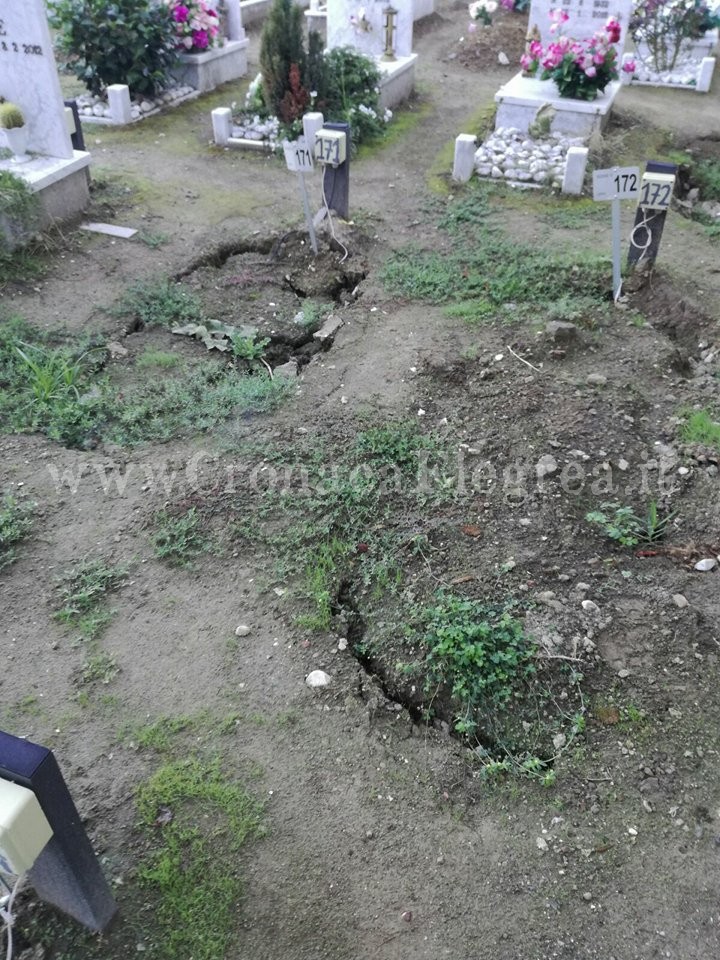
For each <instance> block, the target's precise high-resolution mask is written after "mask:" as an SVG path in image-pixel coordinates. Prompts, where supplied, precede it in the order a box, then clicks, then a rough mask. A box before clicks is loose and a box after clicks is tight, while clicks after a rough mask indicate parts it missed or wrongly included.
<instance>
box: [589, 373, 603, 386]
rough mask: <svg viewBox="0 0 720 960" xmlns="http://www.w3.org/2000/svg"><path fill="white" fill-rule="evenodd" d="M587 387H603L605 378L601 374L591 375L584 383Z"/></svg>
mask: <svg viewBox="0 0 720 960" xmlns="http://www.w3.org/2000/svg"><path fill="white" fill-rule="evenodd" d="M585 382H586V383H587V385H588V386H589V387H604V386H605V384H606V383H607V377H606V376H605V375H604V374H602V373H591V374H589V375H588V378H587V380H586V381H585Z"/></svg>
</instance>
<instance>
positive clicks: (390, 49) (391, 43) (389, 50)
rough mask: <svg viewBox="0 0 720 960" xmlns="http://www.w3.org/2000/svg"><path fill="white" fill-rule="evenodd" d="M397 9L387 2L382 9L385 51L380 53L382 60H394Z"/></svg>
mask: <svg viewBox="0 0 720 960" xmlns="http://www.w3.org/2000/svg"><path fill="white" fill-rule="evenodd" d="M397 15H398V11H397V10H396V9H395V7H393V6H392V4H390V3H389V4H388V5H387V6H386V7H385V9H384V10H383V16H384V17H385V52H384V53H383V55H382V58H383V60H395V59H396V57H395V32H396V30H397V23H396V19H395V18H396V17H397Z"/></svg>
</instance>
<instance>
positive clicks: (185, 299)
mask: <svg viewBox="0 0 720 960" xmlns="http://www.w3.org/2000/svg"><path fill="white" fill-rule="evenodd" d="M112 313H113V314H114V315H115V316H118V317H127V318H130V319H132V320H133V321H135V323H136V324H137V325H138V326H144V327H158V326H159V327H169V326H170V325H171V324H175V323H177V324H182V323H189V322H190V321H193V320H196V321H197V320H202V318H203V312H202V307H201V306H200V301H199V300H198V298H197V297H196V296H195V295H194V294H193V293H192V292H190V291H188V290H186V289H185V288H183V287H182V286H181V285H180V284H178V283H172V282H170V281H169V280H154V281H149V280H142V281H140V282H138V283H135V284H133V285H132V286H131V287H130V289H129V290H128V291H127V293H126V294H125V295H124V296H123V297H122V298H121V299H120V302H119V303H118V304H117V305H116V306H115V307H114V308H113V310H112Z"/></svg>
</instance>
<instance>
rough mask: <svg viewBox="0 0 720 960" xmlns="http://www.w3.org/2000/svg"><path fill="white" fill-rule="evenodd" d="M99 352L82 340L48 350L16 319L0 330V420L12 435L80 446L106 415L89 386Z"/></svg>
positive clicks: (101, 400) (97, 394)
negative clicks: (32, 434) (30, 434)
mask: <svg viewBox="0 0 720 960" xmlns="http://www.w3.org/2000/svg"><path fill="white" fill-rule="evenodd" d="M102 354H103V351H102V350H101V348H100V347H98V346H93V345H92V343H91V342H90V341H88V340H85V341H84V342H82V341H78V342H77V343H75V344H72V345H69V346H54V345H52V344H51V343H48V342H47V339H46V338H45V337H44V336H42V335H40V334H38V333H37V332H36V331H34V330H32V328H30V327H29V326H28V325H27V324H25V323H24V322H23V321H21V320H19V319H12V320H9V321H6V322H5V323H3V324H2V325H0V386H2V388H3V389H2V391H1V392H0V420H2V422H3V423H5V424H6V429H7V427H9V429H10V430H11V431H12V432H15V433H21V432H38V433H44V434H45V435H46V436H48V437H49V438H50V439H52V440H59V441H60V442H61V443H64V444H65V445H66V446H69V447H79V446H82V445H83V444H84V442H85V441H86V439H87V437H88V435H89V434H90V433H91V432H92V430H93V429H94V428H95V427H96V426H97V424H98V423H100V422H102V421H103V419H104V418H105V416H106V408H105V401H104V397H103V391H102V388H101V387H100V386H99V385H97V384H94V383H93V376H94V374H95V373H96V370H97V365H98V363H99V362H100V361H101V359H102Z"/></svg>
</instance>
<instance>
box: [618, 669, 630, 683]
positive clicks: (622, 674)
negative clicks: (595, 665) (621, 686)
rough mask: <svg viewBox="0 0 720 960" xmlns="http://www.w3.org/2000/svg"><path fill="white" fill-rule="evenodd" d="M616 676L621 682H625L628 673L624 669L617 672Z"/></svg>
mask: <svg viewBox="0 0 720 960" xmlns="http://www.w3.org/2000/svg"><path fill="white" fill-rule="evenodd" d="M617 675H618V676H619V677H620V679H621V680H626V679H627V678H628V677H629V676H630V671H629V670H625V669H623V670H618V673H617Z"/></svg>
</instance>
